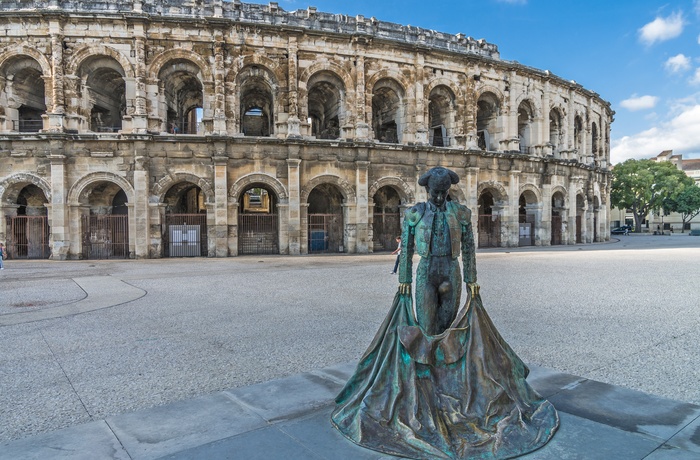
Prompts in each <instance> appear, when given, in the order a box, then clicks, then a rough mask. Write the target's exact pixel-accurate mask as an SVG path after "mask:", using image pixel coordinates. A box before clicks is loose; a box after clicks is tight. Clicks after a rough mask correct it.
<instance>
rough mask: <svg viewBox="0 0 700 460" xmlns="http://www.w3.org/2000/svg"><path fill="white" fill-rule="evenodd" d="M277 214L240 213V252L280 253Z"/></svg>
mask: <svg viewBox="0 0 700 460" xmlns="http://www.w3.org/2000/svg"><path fill="white" fill-rule="evenodd" d="M279 252H280V250H279V218H278V216H277V214H263V213H260V214H255V213H240V214H238V253H239V254H242V255H243V254H279Z"/></svg>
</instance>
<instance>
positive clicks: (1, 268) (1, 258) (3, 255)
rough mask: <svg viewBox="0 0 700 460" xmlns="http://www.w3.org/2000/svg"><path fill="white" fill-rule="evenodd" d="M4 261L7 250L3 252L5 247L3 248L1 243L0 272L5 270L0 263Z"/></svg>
mask: <svg viewBox="0 0 700 460" xmlns="http://www.w3.org/2000/svg"><path fill="white" fill-rule="evenodd" d="M4 259H7V250H5V246H3V244H2V243H0V270H4V269H5V267H4V266H3V264H2V261H3V260H4Z"/></svg>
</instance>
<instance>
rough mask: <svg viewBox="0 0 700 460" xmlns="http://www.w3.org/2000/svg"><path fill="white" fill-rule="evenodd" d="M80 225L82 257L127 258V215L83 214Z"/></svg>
mask: <svg viewBox="0 0 700 460" xmlns="http://www.w3.org/2000/svg"><path fill="white" fill-rule="evenodd" d="M82 227H83V258H85V259H128V258H129V217H128V216H127V215H126V214H98V215H89V216H83V217H82Z"/></svg>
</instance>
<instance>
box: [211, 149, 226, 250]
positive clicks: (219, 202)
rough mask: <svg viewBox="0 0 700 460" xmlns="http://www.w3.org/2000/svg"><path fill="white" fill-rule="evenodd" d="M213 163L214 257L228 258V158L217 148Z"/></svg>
mask: <svg viewBox="0 0 700 460" xmlns="http://www.w3.org/2000/svg"><path fill="white" fill-rule="evenodd" d="M213 161H214V210H213V212H214V230H213V235H214V256H215V257H228V254H229V248H228V157H227V156H226V155H225V151H224V147H223V146H220V147H217V152H216V155H215V156H214V158H213Z"/></svg>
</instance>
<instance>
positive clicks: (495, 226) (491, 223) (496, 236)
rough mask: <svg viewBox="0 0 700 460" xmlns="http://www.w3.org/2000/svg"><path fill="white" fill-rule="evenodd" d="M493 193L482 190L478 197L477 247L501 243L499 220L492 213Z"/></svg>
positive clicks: (494, 245) (488, 246)
mask: <svg viewBox="0 0 700 460" xmlns="http://www.w3.org/2000/svg"><path fill="white" fill-rule="evenodd" d="M493 205H494V200H493V195H492V194H491V192H489V191H488V190H487V191H484V192H483V193H482V194H481V196H480V197H479V247H480V248H497V247H499V246H500V245H501V220H500V218H499V216H498V215H493Z"/></svg>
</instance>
